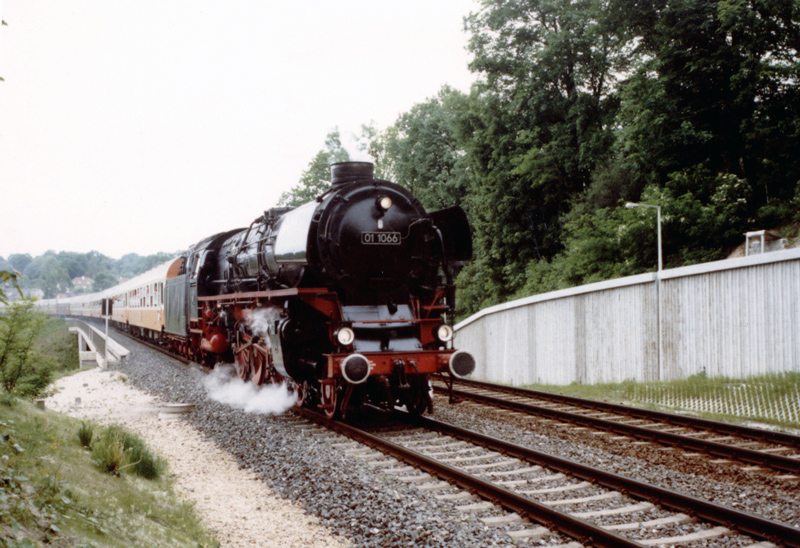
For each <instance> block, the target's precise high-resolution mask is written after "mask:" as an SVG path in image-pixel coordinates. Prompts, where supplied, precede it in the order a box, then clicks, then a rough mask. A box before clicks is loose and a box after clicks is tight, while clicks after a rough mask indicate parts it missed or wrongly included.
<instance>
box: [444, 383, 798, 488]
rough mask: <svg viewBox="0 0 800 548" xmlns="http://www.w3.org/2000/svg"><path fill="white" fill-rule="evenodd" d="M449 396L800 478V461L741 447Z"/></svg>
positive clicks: (558, 412)
mask: <svg viewBox="0 0 800 548" xmlns="http://www.w3.org/2000/svg"><path fill="white" fill-rule="evenodd" d="M452 394H453V395H454V396H457V397H460V398H468V399H471V400H473V401H476V402H480V403H485V404H488V405H492V406H494V407H501V408H504V409H510V410H513V411H519V412H522V413H528V414H535V415H540V416H543V417H547V418H550V419H554V420H558V421H562V422H569V423H572V424H579V425H581V426H587V427H589V428H594V429H597V430H605V431H608V432H614V433H616V434H620V435H623V436H627V437H632V438H636V439H640V440H647V441H651V442H655V443H660V444H666V445H671V446H675V447H682V448H684V449H687V450H691V451H694V452H699V453H706V454H710V455H714V456H716V457H721V458H725V459H736V460H738V461H741V462H746V463H750V464H756V465H759V466H767V467H770V468H772V469H775V470H780V471H783V472H789V473H794V474H800V459H792V458H789V457H783V456H780V455H773V454H771V453H764V452H762V451H756V450H754V449H746V448H744V447H736V446H734V445H726V444H724V443H719V442H714V441H706V440H702V439H697V438H693V437H689V436H682V435H680V434H674V433H672V432H663V431H660V430H655V429H651V428H646V427H643V426H636V425H633V424H625V423H620V422H615V421H613V420H607V419H598V418H595V417H588V416H586V415H579V414H576V413H570V412H569V411H561V410H558V409H549V408H547V407H540V406H537V405H536V404H531V403H523V402H515V401H509V400H504V399H501V398H495V397H493V396H487V395H485V394H475V393H472V392H468V391H462V390H456V389H453V391H452Z"/></svg>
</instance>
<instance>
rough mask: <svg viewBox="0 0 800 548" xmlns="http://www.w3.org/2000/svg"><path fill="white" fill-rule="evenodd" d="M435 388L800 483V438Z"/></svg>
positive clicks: (500, 392) (489, 388) (641, 412)
mask: <svg viewBox="0 0 800 548" xmlns="http://www.w3.org/2000/svg"><path fill="white" fill-rule="evenodd" d="M433 386H434V390H436V391H437V392H438V393H440V394H449V395H450V396H451V397H453V398H457V399H460V400H469V401H473V402H476V403H482V404H485V405H489V406H492V407H498V408H502V409H508V410H512V411H515V412H520V413H525V414H530V415H534V416H538V417H543V418H545V419H550V420H554V421H560V422H564V423H569V424H573V425H576V426H578V427H585V428H591V429H594V430H596V431H600V432H609V433H612V434H614V435H617V436H620V437H624V438H629V439H632V440H638V441H644V442H652V443H658V444H661V445H665V446H670V447H679V448H681V449H684V450H686V451H688V452H693V453H699V454H705V455H710V456H712V457H713V458H714V459H716V460H712V461H711V462H712V463H714V462H716V463H718V464H730V463H731V461H736V462H740V463H743V464H744V465H745V466H746V468H745V469H746V470H748V471H754V470H759V469H761V468H768V469H772V470H776V471H779V472H782V473H784V474H788V475H786V476H783V478H784V479H795V480H796V479H800V436H793V435H791V434H786V433H782V432H773V431H769V430H760V429H756V428H748V427H745V426H740V425H735V424H729V423H722V422H717V421H710V420H706V419H700V418H696V417H689V416H684V415H676V414H672V413H663V412H659V411H651V410H646V409H638V408H634V407H629V406H624V405H618V404H613V403H607V402H598V401H594V400H587V399H582V398H575V397H570V396H562V395H559V394H551V393H547V392H540V391H535V390H528V389H523V388H515V387H508V386H502V385H496V384H492V383H486V382H481V381H471V380H460V379H459V380H456V381H455V382H454V383H453V387H452V391H451V390H450V387H449V386H447V384H446V383H445V382H444V381H443V380H441V379H440V380H437V381H436V382H434V383H433Z"/></svg>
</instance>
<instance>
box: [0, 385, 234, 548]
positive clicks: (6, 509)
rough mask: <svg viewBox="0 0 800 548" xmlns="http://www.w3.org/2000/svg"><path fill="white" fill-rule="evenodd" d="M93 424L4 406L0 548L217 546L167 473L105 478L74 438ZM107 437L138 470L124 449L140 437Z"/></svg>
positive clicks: (21, 405)
mask: <svg viewBox="0 0 800 548" xmlns="http://www.w3.org/2000/svg"><path fill="white" fill-rule="evenodd" d="M87 424H89V423H83V424H81V422H80V421H78V420H76V419H72V418H70V417H67V416H65V415H60V414H58V413H54V412H51V411H42V410H39V409H37V408H36V407H35V406H34V405H32V404H30V403H29V402H26V401H22V400H16V401H15V402H14V404H13V405H10V406H9V405H0V483H2V488H0V546H6V545H8V546H27V545H31V546H39V545H43V544H52V545H55V546H74V547H77V548H80V547H86V548H90V547H120V548H122V547H143V548H144V547H147V548H150V547H152V546H175V547H183V546H186V547H192V548H197V547H203V548H205V547H215V546H219V544H218V543H217V542H216V540H215V539H214V538H213V537H212V536H211V535H210V534H209V533H208V532H207V531H205V530H204V528H203V526H202V524H201V523H200V521H199V518H198V517H197V516H196V514H195V512H194V510H193V507H192V506H191V505H189V504H186V503H183V502H181V501H180V500H178V499H177V497H176V496H175V495H174V493H173V492H172V485H171V482H170V481H169V478H167V477H165V475H164V474H163V473H161V474H159V475H158V476H157V477H158V478H159V479H156V480H145V479H142V478H141V477H139V476H137V475H133V474H129V473H124V474H121V475H120V476H118V477H117V476H111V475H109V474H107V473H104V472H103V471H101V470H100V469H99V468H98V467H97V465H96V464H95V463H94V461H93V458H92V454H91V453H90V452H89V451H88V450H87V449H86V448H85V447H84V446H83V442H82V440H79V438H78V436H76V432H79V431H80V430H82V429H85V428H86V425H87ZM94 429H96V428H93V430H94ZM108 430H112V431H114V432H116V434H114V435H111V436H110V437H111V438H114V437H116V439H117V440H118V442H119V447H120V448H121V450H122V454H123V456H124V462H126V463H127V464H130V462H133V461H131V460H128V459H129V458H130V456H131V455H133V454H134V451H133V450H132V449H130V448H129V449H126V442H128V443H129V445H131V444H132V445H135V444H136V441H135V438H136V437H135V436H132V437H131V438H130V439H129V438H128V437H127V435H126V434H125V433H124V431H123V430H122V429H120V428H118V427H114V428H110V429H107V430H106V431H108ZM106 431H104V432H103V433H102V435H96V436H93V437H95V439H94V443H92V442H90V443H92V445H94V444H96V443H97V442H98V440H100V439H102V438H103V437H105V435H106ZM131 440H133V441H131ZM139 443H141V440H139ZM132 445H131V447H132ZM141 445H142V446H144V444H143V443H141ZM159 462H160V461H159ZM123 466H125V465H123ZM161 466H162V467H163V463H161ZM132 468H133V467H132V466H129V467H128V468H126V469H125V472H128V471H129V470H128V469H132ZM161 470H162V471H163V468H162V469H161Z"/></svg>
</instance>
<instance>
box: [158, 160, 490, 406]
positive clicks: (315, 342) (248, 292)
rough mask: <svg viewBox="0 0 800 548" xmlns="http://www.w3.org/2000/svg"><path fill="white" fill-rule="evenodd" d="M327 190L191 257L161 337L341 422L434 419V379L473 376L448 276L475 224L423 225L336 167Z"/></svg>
mask: <svg viewBox="0 0 800 548" xmlns="http://www.w3.org/2000/svg"><path fill="white" fill-rule="evenodd" d="M331 179H332V184H331V187H330V189H329V190H328V191H327V192H325V193H323V194H322V195H321V196H319V197H318V198H317V199H316V200H314V201H312V202H309V203H307V204H305V205H302V206H300V207H297V208H294V209H292V208H274V209H270V210H268V211H266V212H265V213H264V215H263V216H261V217H259V218H257V219H256V220H255V221H253V223H252V224H251V225H250V226H249V227H247V228H245V229H239V230H234V231H231V232H227V233H222V234H218V235H216V236H212V237H210V238H207V239H206V240H203V241H202V242H200V243H198V244H197V245H195V246H193V247H192V248H191V249H190V250H189V251H188V252H187V253H186V254H185V255H184V256H183V257H182V260H179V261H176V263H175V265H174V267H172V268H170V271H169V272H168V273H167V275H166V287H165V306H164V312H165V326H164V333H163V335H162V339H163V340H164V341H165V343H166V344H169V345H171V346H172V347H173V349H175V350H178V351H182V352H183V353H184V354H187V355H190V356H191V357H193V358H195V359H198V360H202V361H205V362H206V363H209V364H213V363H216V362H219V361H228V362H234V363H235V364H236V371H237V373H238V375H239V376H240V377H241V378H242V379H250V380H252V381H253V382H254V383H256V384H258V385H261V384H264V383H280V382H286V383H288V384H289V386H290V387H291V388H293V389H295V390H296V391H297V394H298V398H299V400H300V401H301V402H302V404H303V405H306V406H309V407H316V408H318V409H320V410H322V411H323V412H324V413H325V414H326V415H328V416H330V417H332V416H334V415H335V414H337V413H347V412H350V411H351V410H353V409H357V408H359V407H361V406H363V405H364V404H370V405H375V406H380V407H384V408H388V409H392V408H394V407H396V406H406V408H407V409H408V410H410V411H411V412H415V413H421V412H423V411H425V409H426V408H430V406H431V401H430V395H429V392H430V390H429V384H428V376H429V375H431V374H434V373H449V374H451V375H454V376H457V377H463V376H466V375H468V374H470V373H471V372H472V371H473V370H474V367H475V361H474V359H473V357H472V356H471V355H470V354H469V353H467V352H465V351H463V350H455V349H453V347H452V337H453V329H452V328H451V327H450V326H449V325H448V323H447V322H446V319H447V320H449V319H450V318H452V315H453V313H454V310H455V302H454V301H455V288H454V285H453V280H452V276H451V272H450V269H451V266H452V265H453V264H455V263H463V262H464V261H467V260H469V259H470V258H471V255H472V241H471V235H470V227H469V223H468V222H467V218H466V215H465V213H464V211H463V210H462V209H461V208H458V207H451V208H447V209H443V210H439V211H435V212H432V213H427V212H426V211H425V209H424V208H423V207H422V205H421V204H420V202H419V201H418V200H417V199H416V198H414V196H413V195H411V194H410V193H409V192H408V191H407V190H406V189H404V188H403V187H401V186H399V185H396V184H394V183H391V182H389V181H384V180H381V179H375V178H374V176H373V166H372V164H370V163H366V162H346V163H339V164H333V165H332V166H331Z"/></svg>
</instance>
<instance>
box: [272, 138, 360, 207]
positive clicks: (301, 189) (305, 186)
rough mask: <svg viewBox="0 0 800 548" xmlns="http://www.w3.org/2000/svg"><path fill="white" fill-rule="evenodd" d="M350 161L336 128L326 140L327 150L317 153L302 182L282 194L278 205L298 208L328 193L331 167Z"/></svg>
mask: <svg viewBox="0 0 800 548" xmlns="http://www.w3.org/2000/svg"><path fill="white" fill-rule="evenodd" d="M349 159H350V155H349V154H348V152H347V150H346V149H345V148H344V147H343V146H342V140H341V137H340V135H339V129H338V128H334V130H333V131H331V132H330V133H328V136H327V138H326V139H325V149H323V150H320V151H319V152H317V154H316V156H314V159H313V160H311V163H309V164H308V168H307V169H306V170H305V171H304V172H303V174H302V175H301V176H300V182H299V183H298V184H297V185H296V186H295V187H293V188H292V189H291V190H290V191H288V192H284V193H283V194H281V197H280V200H279V201H278V205H285V206H291V207H297V206H300V205H303V204H305V203H307V202H310V201H311V200H313V199H314V198H316V197H317V196H319V195H320V194H322V193H323V192H325V191H327V190H328V189H329V188H330V178H331V171H330V165H331V164H333V163H336V162H347V161H348V160H349Z"/></svg>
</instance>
